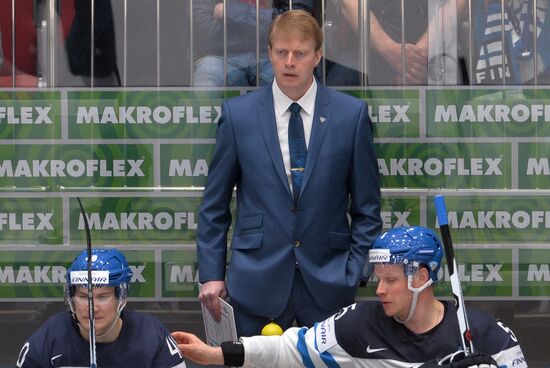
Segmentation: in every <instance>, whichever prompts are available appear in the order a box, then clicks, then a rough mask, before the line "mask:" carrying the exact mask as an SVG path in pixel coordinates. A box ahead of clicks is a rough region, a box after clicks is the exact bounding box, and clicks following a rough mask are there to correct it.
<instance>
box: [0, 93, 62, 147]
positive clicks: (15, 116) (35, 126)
mask: <svg viewBox="0 0 550 368" xmlns="http://www.w3.org/2000/svg"><path fill="white" fill-rule="evenodd" d="M59 96H60V93H59V92H35V91H0V139H10V140H13V141H15V142H17V141H18V140H22V139H59V138H61V115H60V112H61V100H60V97H59Z"/></svg>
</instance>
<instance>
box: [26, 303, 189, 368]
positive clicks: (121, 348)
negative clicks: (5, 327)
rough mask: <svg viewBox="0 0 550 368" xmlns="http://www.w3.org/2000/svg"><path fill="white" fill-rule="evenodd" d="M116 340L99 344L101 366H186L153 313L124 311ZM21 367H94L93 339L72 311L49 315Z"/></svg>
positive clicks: (28, 344) (27, 344)
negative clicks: (84, 334)
mask: <svg viewBox="0 0 550 368" xmlns="http://www.w3.org/2000/svg"><path fill="white" fill-rule="evenodd" d="M120 317H121V318H122V320H123V324H122V330H121V332H120V335H119V336H118V338H117V339H116V341H114V342H111V343H97V344H96V358H97V366H98V367H100V368H106V367H116V368H122V367H128V368H130V367H132V368H139V367H143V368H145V367H148V368H149V367H150V368H174V367H177V368H184V367H185V362H184V361H183V358H182V356H181V353H180V352H179V350H178V348H177V345H176V343H175V341H174V340H173V338H172V336H171V335H170V333H169V332H168V330H167V329H166V327H164V325H163V324H162V323H160V321H159V320H158V319H156V318H155V317H153V316H150V315H147V314H142V313H137V312H130V311H123V312H122V314H121V316H120ZM17 367H20V368H35V367H36V368H39V367H41V368H43V367H75V368H77V367H90V349H89V342H88V341H86V340H85V339H83V338H82V336H81V335H80V332H79V329H78V326H77V325H76V323H75V322H74V320H73V317H72V315H71V313H70V312H62V313H58V314H56V315H54V316H52V317H51V318H50V319H48V320H47V321H46V322H45V323H44V324H43V325H42V326H41V327H40V328H39V329H38V330H37V331H36V332H34V333H33V334H32V335H31V337H30V338H29V339H28V340H27V341H26V342H25V344H24V345H23V348H22V349H21V352H20V353H19V358H18V360H17Z"/></svg>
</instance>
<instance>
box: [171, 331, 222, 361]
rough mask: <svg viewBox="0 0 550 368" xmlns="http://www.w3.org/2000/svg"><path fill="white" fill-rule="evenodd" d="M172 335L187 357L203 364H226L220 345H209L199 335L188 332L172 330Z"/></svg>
mask: <svg viewBox="0 0 550 368" xmlns="http://www.w3.org/2000/svg"><path fill="white" fill-rule="evenodd" d="M172 337H173V338H174V340H176V343H177V344H178V348H179V349H180V351H181V353H182V354H183V356H184V357H186V358H187V359H189V360H192V361H194V362H195V363H197V364H202V365H210V364H217V365H223V364H224V360H223V354H222V349H221V348H220V347H214V346H209V345H207V344H205V343H204V342H203V341H202V340H201V339H199V338H198V337H197V336H195V335H193V334H190V333H186V332H180V331H177V332H172Z"/></svg>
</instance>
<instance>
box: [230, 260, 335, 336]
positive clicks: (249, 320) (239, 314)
mask: <svg viewBox="0 0 550 368" xmlns="http://www.w3.org/2000/svg"><path fill="white" fill-rule="evenodd" d="M232 305H233V311H234V313H235V324H236V325H237V335H238V336H239V337H241V336H254V335H259V334H260V333H261V331H262V328H263V327H264V326H265V325H266V324H268V323H269V322H272V321H271V320H269V319H268V318H265V317H258V316H255V315H252V314H250V313H248V312H246V311H245V310H244V309H243V308H242V307H240V306H239V305H238V304H237V303H233V304H232ZM338 310H339V309H336V310H330V311H327V310H323V309H322V308H321V307H320V306H319V305H318V304H317V303H316V302H315V299H313V296H312V295H311V293H310V292H309V290H308V288H307V286H306V284H305V283H304V279H303V277H302V274H301V272H300V267H299V266H296V270H295V272H294V283H293V285H292V291H291V293H290V298H289V300H288V302H287V305H286V307H285V310H284V311H283V313H282V314H281V315H280V316H278V317H276V318H274V319H273V322H275V323H277V324H278V325H279V326H281V328H282V329H283V331H284V330H286V329H287V328H289V327H292V326H299V327H311V326H313V325H314V324H315V322H320V321H323V320H325V319H327V318H328V317H330V316H332V315H333V314H335V313H336V312H338Z"/></svg>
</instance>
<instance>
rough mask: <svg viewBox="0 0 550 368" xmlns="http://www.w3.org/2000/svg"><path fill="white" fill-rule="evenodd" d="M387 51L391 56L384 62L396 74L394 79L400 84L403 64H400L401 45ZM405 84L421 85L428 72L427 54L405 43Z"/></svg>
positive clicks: (416, 46) (413, 45)
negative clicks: (386, 62)
mask: <svg viewBox="0 0 550 368" xmlns="http://www.w3.org/2000/svg"><path fill="white" fill-rule="evenodd" d="M396 45H397V47H394V48H392V49H391V50H388V52H389V54H390V55H391V56H388V57H387V58H386V60H387V61H388V63H389V64H390V65H391V66H392V68H393V69H394V70H395V72H396V73H397V76H396V79H397V82H398V83H401V81H402V78H403V77H402V76H403V74H402V73H403V70H402V67H403V64H402V62H401V44H396ZM405 62H406V64H405V66H406V69H405V73H406V74H405V82H406V83H407V84H421V83H423V82H424V80H425V78H426V75H427V72H428V52H427V50H426V49H423V48H422V47H420V46H418V45H415V44H412V43H407V44H405Z"/></svg>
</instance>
